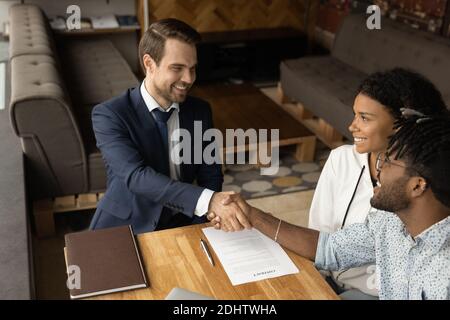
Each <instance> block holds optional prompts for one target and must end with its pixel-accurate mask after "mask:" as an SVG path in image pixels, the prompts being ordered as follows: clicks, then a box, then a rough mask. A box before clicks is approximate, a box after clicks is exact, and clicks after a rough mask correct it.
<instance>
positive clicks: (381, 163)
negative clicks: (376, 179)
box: [375, 152, 416, 172]
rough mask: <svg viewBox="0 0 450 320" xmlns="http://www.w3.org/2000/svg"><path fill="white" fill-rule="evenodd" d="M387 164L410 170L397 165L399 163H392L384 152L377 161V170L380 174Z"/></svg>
mask: <svg viewBox="0 0 450 320" xmlns="http://www.w3.org/2000/svg"><path fill="white" fill-rule="evenodd" d="M385 163H387V164H389V165H393V166H397V167H401V168H405V169H408V167H405V166H402V165H400V164H397V163H393V162H392V161H391V159H389V157H388V156H387V154H385V153H384V152H381V153H379V154H378V156H377V161H376V162H375V168H376V169H377V171H378V172H380V171H381V169H382V168H383V166H384V164H385ZM415 171H416V170H415Z"/></svg>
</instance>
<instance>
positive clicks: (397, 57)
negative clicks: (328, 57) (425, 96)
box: [331, 14, 450, 106]
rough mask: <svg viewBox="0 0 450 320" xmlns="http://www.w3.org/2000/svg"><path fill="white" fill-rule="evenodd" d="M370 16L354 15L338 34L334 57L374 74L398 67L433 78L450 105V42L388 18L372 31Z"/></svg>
mask: <svg viewBox="0 0 450 320" xmlns="http://www.w3.org/2000/svg"><path fill="white" fill-rule="evenodd" d="M367 17H368V16H367V15H361V14H351V15H349V16H348V17H346V18H345V19H344V22H343V23H342V25H341V27H340V30H339V31H338V33H337V35H336V38H335V41H334V45H333V49H332V53H331V54H332V56H333V57H335V58H336V59H338V60H340V61H342V62H344V63H346V64H348V65H350V66H352V67H354V68H355V69H357V70H359V71H362V72H364V73H366V74H370V73H372V72H375V71H380V70H386V69H390V68H394V67H403V68H408V69H412V70H415V71H417V72H419V73H420V74H422V75H424V76H425V77H427V78H428V79H430V80H431V81H432V82H433V83H434V84H435V85H436V87H437V88H438V89H439V90H440V91H441V93H442V96H443V98H444V101H445V102H446V103H447V106H449V105H450V72H449V70H450V39H447V38H444V37H440V36H437V35H434V34H431V33H429V32H425V31H420V30H416V29H413V28H412V27H410V26H408V25H405V24H403V23H401V22H398V21H392V20H391V19H389V18H387V17H382V19H381V29H380V30H377V29H374V30H369V29H368V28H367V26H366V19H367Z"/></svg>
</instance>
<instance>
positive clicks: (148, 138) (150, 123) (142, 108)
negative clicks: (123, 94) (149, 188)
mask: <svg viewBox="0 0 450 320" xmlns="http://www.w3.org/2000/svg"><path fill="white" fill-rule="evenodd" d="M130 96H131V101H132V105H133V108H134V109H135V112H136V114H137V117H138V119H137V122H138V123H139V125H140V128H141V129H140V130H137V132H138V134H139V135H140V136H141V139H140V140H141V144H142V149H141V152H143V153H144V154H145V158H147V159H151V162H152V163H150V164H151V165H152V167H154V169H155V170H156V171H158V172H160V173H163V174H166V175H167V176H170V170H169V162H168V155H164V153H162V152H156V151H157V150H163V149H164V146H163V142H162V139H161V135H160V133H159V129H158V127H157V125H156V123H155V119H154V118H153V116H152V115H151V114H150V112H149V111H148V108H147V106H146V105H145V102H144V99H143V98H142V96H141V92H140V87H139V86H138V87H136V88H134V89H133V90H132V91H131V93H130Z"/></svg>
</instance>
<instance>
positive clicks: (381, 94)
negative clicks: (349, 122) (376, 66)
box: [358, 68, 447, 119]
mask: <svg viewBox="0 0 450 320" xmlns="http://www.w3.org/2000/svg"><path fill="white" fill-rule="evenodd" d="M358 93H362V94H364V95H366V96H368V97H370V98H372V99H374V100H376V101H378V102H379V103H381V104H382V105H384V106H385V107H386V108H387V109H388V110H389V112H390V113H391V114H392V115H393V116H394V118H395V119H398V118H400V116H401V112H400V108H410V109H414V110H417V111H420V112H421V113H423V114H425V115H432V114H440V113H446V112H447V107H446V105H445V103H444V100H443V99H442V95H441V93H440V92H439V90H437V89H436V87H435V86H434V85H433V83H431V82H430V81H429V80H428V79H427V78H425V77H424V76H422V75H420V74H418V73H417V72H414V71H411V70H406V69H403V68H395V69H391V70H387V71H384V72H375V73H372V74H371V75H369V76H368V77H367V78H366V79H364V81H363V82H362V83H361V85H360V86H359V88H358Z"/></svg>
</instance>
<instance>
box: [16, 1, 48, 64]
mask: <svg viewBox="0 0 450 320" xmlns="http://www.w3.org/2000/svg"><path fill="white" fill-rule="evenodd" d="M9 15H10V18H9V21H10V24H11V37H10V46H9V55H10V57H11V58H14V57H16V56H20V55H23V54H46V55H53V54H54V53H53V50H52V47H53V41H52V38H51V36H49V33H50V32H51V30H49V28H48V25H47V21H46V19H45V17H44V14H43V13H42V11H41V9H39V7H37V6H35V5H24V4H22V5H14V6H12V7H11V8H10V12H9Z"/></svg>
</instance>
